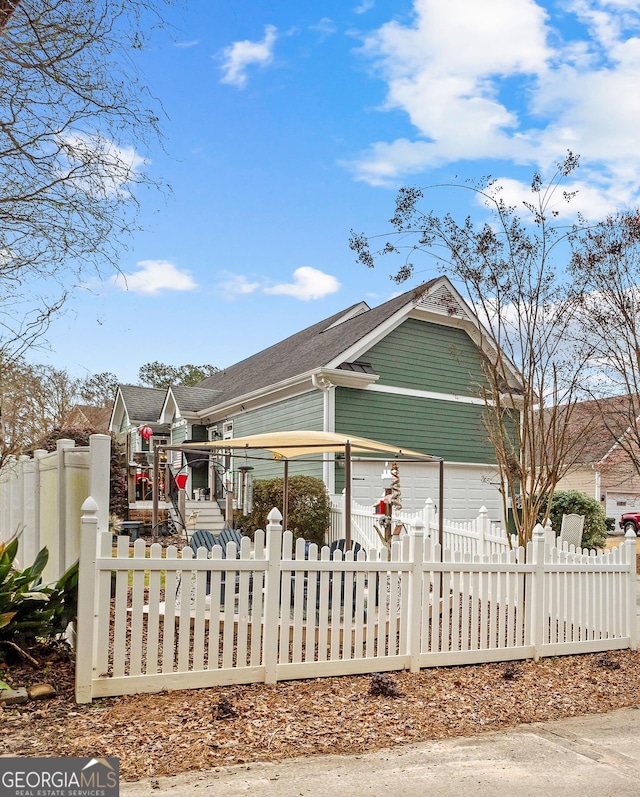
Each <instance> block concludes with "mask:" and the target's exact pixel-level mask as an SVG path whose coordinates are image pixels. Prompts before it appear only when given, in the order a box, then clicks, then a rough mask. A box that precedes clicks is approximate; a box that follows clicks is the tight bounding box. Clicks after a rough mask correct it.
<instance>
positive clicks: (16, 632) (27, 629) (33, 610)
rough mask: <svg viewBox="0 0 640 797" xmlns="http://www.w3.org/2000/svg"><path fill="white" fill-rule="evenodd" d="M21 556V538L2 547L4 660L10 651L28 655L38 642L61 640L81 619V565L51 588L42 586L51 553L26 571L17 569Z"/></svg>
mask: <svg viewBox="0 0 640 797" xmlns="http://www.w3.org/2000/svg"><path fill="white" fill-rule="evenodd" d="M17 553H18V539H17V538H15V537H14V538H13V539H12V540H10V541H9V542H7V543H0V660H1V659H3V658H4V656H5V655H6V652H7V649H10V650H13V651H15V652H17V653H19V654H21V655H27V654H26V649H27V648H28V647H29V645H30V644H31V643H33V641H34V640H35V639H36V638H45V639H53V638H55V637H56V636H59V635H60V634H62V633H63V632H64V631H65V630H66V628H67V626H68V624H69V623H70V622H72V621H73V620H75V618H76V615H77V590H78V566H77V564H76V565H74V566H73V567H71V568H70V569H69V570H68V571H67V572H66V573H65V574H64V575H63V576H62V578H61V579H60V580H59V581H58V583H57V584H55V585H54V586H47V585H45V584H43V582H42V571H43V570H44V568H45V566H46V564H47V561H48V560H49V552H48V551H47V549H46V548H43V549H42V550H41V551H40V553H39V554H38V555H37V557H36V559H35V561H34V563H33V564H32V565H31V566H29V567H25V568H24V569H23V570H20V569H18V568H16V567H15V566H14V562H15V558H16V555H17Z"/></svg>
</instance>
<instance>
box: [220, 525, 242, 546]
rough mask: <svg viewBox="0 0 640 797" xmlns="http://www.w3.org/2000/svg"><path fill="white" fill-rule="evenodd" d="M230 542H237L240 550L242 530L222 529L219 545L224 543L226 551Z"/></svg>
mask: <svg viewBox="0 0 640 797" xmlns="http://www.w3.org/2000/svg"><path fill="white" fill-rule="evenodd" d="M228 542H235V544H236V545H237V546H238V551H240V543H241V542H242V532H240V531H238V529H222V531H221V532H220V534H218V545H222V548H223V549H224V551H226V550H227V543H228Z"/></svg>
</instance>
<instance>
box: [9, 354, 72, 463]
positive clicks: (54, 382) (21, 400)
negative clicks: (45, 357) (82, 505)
mask: <svg viewBox="0 0 640 797" xmlns="http://www.w3.org/2000/svg"><path fill="white" fill-rule="evenodd" d="M0 371H1V372H2V380H0V469H1V468H2V465H3V464H4V462H5V461H6V459H7V457H9V456H15V455H18V454H23V453H26V452H27V451H28V450H29V449H31V448H33V447H34V445H36V444H37V441H38V440H39V439H40V438H41V437H43V436H45V435H47V434H49V433H50V432H51V431H52V430H53V429H54V428H56V427H57V426H60V425H61V424H62V423H63V421H64V419H65V418H66V416H67V415H68V414H69V412H70V410H71V408H72V407H73V405H74V404H75V403H76V401H77V396H78V388H79V385H80V380H78V379H75V378H74V377H72V376H71V375H70V374H69V373H68V371H66V370H64V369H60V368H53V367H51V366H47V365H31V364H28V363H26V362H25V361H24V360H13V361H11V362H5V363H2V364H0Z"/></svg>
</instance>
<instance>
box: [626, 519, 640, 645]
mask: <svg viewBox="0 0 640 797" xmlns="http://www.w3.org/2000/svg"><path fill="white" fill-rule="evenodd" d="M624 537H625V548H626V549H627V562H628V563H629V575H628V577H627V578H628V580H627V617H628V625H629V647H630V648H631V650H637V647H638V625H637V617H636V615H637V612H638V609H637V606H636V602H637V595H636V592H637V580H638V577H637V572H636V535H635V532H633V531H632V530H631V529H629V530H628V531H627V532H626V534H625V535H624Z"/></svg>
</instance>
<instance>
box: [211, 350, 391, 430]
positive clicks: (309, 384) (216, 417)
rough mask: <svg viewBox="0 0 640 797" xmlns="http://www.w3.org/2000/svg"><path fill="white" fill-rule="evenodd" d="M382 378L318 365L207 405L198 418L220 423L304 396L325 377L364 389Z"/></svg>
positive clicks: (344, 385)
mask: <svg viewBox="0 0 640 797" xmlns="http://www.w3.org/2000/svg"><path fill="white" fill-rule="evenodd" d="M341 362H342V361H341ZM379 378H380V377H379V376H378V374H361V373H355V372H353V371H344V370H342V369H340V368H334V369H328V368H316V369H315V370H314V371H307V372H306V373H304V374H299V375H298V376H295V377H292V378H291V379H285V380H283V381H282V382H278V383H276V384H275V385H270V386H269V387H267V388H261V389H260V390H256V391H254V392H253V393H245V395H244V396H238V397H237V398H234V399H231V400H230V401H227V402H225V403H224V404H216V405H214V406H212V407H207V408H206V409H204V410H201V411H200V412H199V413H198V419H199V420H200V422H201V423H205V424H207V423H217V422H219V421H220V419H221V418H225V417H228V416H230V415H237V414H238V413H240V412H247V411H249V410H255V409H259V408H262V407H266V406H268V405H269V404H275V403H276V402H278V401H282V400H284V399H287V398H294V397H295V396H301V395H303V394H304V393H309V392H310V391H312V390H317V389H318V387H317V385H316V384H314V380H315V381H318V380H321V379H324V380H326V381H327V382H330V383H331V384H332V385H339V386H341V387H351V388H361V389H362V388H365V387H366V386H367V385H369V384H371V383H372V382H375V381H377V380H378V379H379Z"/></svg>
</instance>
